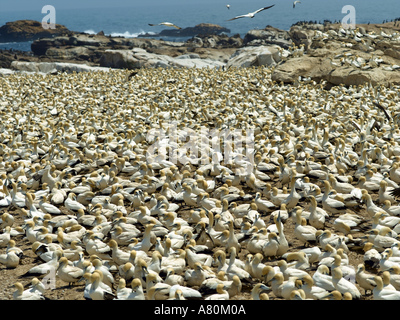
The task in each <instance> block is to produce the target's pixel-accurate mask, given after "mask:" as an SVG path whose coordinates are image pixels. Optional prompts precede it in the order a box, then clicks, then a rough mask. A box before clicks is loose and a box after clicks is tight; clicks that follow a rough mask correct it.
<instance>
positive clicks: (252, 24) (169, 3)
mask: <svg viewBox="0 0 400 320" xmlns="http://www.w3.org/2000/svg"><path fill="white" fill-rule="evenodd" d="M1 1H4V0H1ZM7 1H9V0H7ZM49 3H51V1H49ZM53 3H54V8H55V10H56V23H57V24H62V25H65V26H66V27H67V28H68V29H70V30H73V31H81V32H88V33H97V32H99V31H103V32H104V33H105V34H107V35H113V36H124V37H137V36H138V35H140V34H144V33H158V32H160V31H161V30H163V29H166V28H167V27H165V26H155V27H151V26H149V25H148V24H149V23H159V22H163V21H169V22H173V23H175V24H176V25H178V26H180V27H182V28H185V27H193V26H195V25H197V24H199V23H214V24H218V25H220V26H223V27H226V28H228V29H230V31H231V32H230V34H229V35H233V34H240V35H241V36H242V37H244V36H245V34H246V33H247V32H248V31H249V30H251V29H263V28H265V27H266V26H267V25H271V26H273V27H276V28H279V29H284V30H288V29H289V28H290V26H291V25H293V24H294V23H296V22H298V21H316V22H323V21H324V20H329V21H332V22H335V21H339V22H340V21H342V19H343V18H344V17H345V16H346V14H347V12H344V13H342V8H343V7H344V6H346V5H351V6H353V7H354V9H355V13H356V23H357V24H358V23H368V22H370V23H382V22H383V21H391V20H394V19H397V18H399V17H400V1H399V0H381V1H376V0H301V3H300V4H297V6H296V8H293V7H292V3H293V1H292V0H247V1H243V0H165V1H162V2H159V1H157V2H155V0H147V1H138V0H132V1H130V2H129V3H127V4H125V5H121V3H117V5H115V6H111V5H110V6H107V7H104V6H101V7H97V6H93V5H92V6H77V5H74V6H70V7H68V5H66V4H65V3H66V2H65V1H64V2H63V5H61V4H59V3H61V2H60V1H57V0H53ZM82 3H85V1H84V0H82ZM227 4H229V5H230V9H228V8H227V7H226V5H227ZM271 4H275V6H274V7H273V8H271V9H269V10H266V11H263V12H260V13H259V14H257V15H256V16H255V17H254V18H252V19H250V18H242V19H237V20H233V21H227V20H228V19H230V18H232V17H234V16H237V15H241V14H246V13H248V12H252V11H255V10H257V9H259V8H261V7H264V6H268V5H271ZM42 6H43V5H42V4H41V2H40V1H39V2H38V5H37V8H35V9H34V8H33V7H32V5H31V6H30V7H29V10H25V8H24V7H21V8H20V9H10V10H7V4H4V3H3V4H2V6H1V9H2V10H0V26H1V25H4V24H5V23H6V22H9V21H15V20H20V19H32V20H37V21H42V19H43V18H44V17H45V16H46V14H43V13H42ZM164 40H172V41H184V40H187V38H164ZM30 44H31V43H30V42H23V43H0V49H8V48H13V49H16V50H24V51H29V50H30Z"/></svg>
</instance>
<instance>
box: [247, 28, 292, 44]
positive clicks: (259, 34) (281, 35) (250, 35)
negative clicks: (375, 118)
mask: <svg viewBox="0 0 400 320" xmlns="http://www.w3.org/2000/svg"><path fill="white" fill-rule="evenodd" d="M243 45H244V46H259V45H278V46H280V47H282V48H285V49H288V48H289V47H290V46H291V45H292V40H291V39H290V35H289V32H288V31H285V30H280V29H277V28H274V27H271V26H267V27H265V29H262V30H259V29H254V30H250V31H248V32H247V33H246V35H245V36H244V38H243Z"/></svg>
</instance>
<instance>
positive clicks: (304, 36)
mask: <svg viewBox="0 0 400 320" xmlns="http://www.w3.org/2000/svg"><path fill="white" fill-rule="evenodd" d="M314 33H315V31H314V30H313V29H304V28H302V27H299V26H292V27H291V28H290V30H289V36H290V39H292V41H293V42H294V44H295V45H296V46H297V47H300V45H304V49H305V50H306V51H307V50H308V49H309V48H310V46H311V44H312V42H313V41H312V37H313V36H314Z"/></svg>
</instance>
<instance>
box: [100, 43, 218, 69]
mask: <svg viewBox="0 0 400 320" xmlns="http://www.w3.org/2000/svg"><path fill="white" fill-rule="evenodd" d="M100 65H101V66H102V67H110V68H126V69H139V68H158V67H161V68H167V67H170V68H183V67H185V68H204V67H209V68H216V67H217V68H218V67H222V66H223V65H224V63H222V62H220V61H215V60H211V59H200V58H198V55H196V54H195V55H191V54H185V55H183V56H179V57H170V56H167V55H162V54H153V53H150V52H147V51H146V50H145V49H141V48H134V49H132V50H106V51H105V52H104V54H103V55H102V57H101V59H100Z"/></svg>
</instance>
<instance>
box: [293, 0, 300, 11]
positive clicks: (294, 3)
mask: <svg viewBox="0 0 400 320" xmlns="http://www.w3.org/2000/svg"><path fill="white" fill-rule="evenodd" d="M297 3H301V2H300V1H298V0H296V1H295V2H293V9H294V8H295V7H296V4H297Z"/></svg>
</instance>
